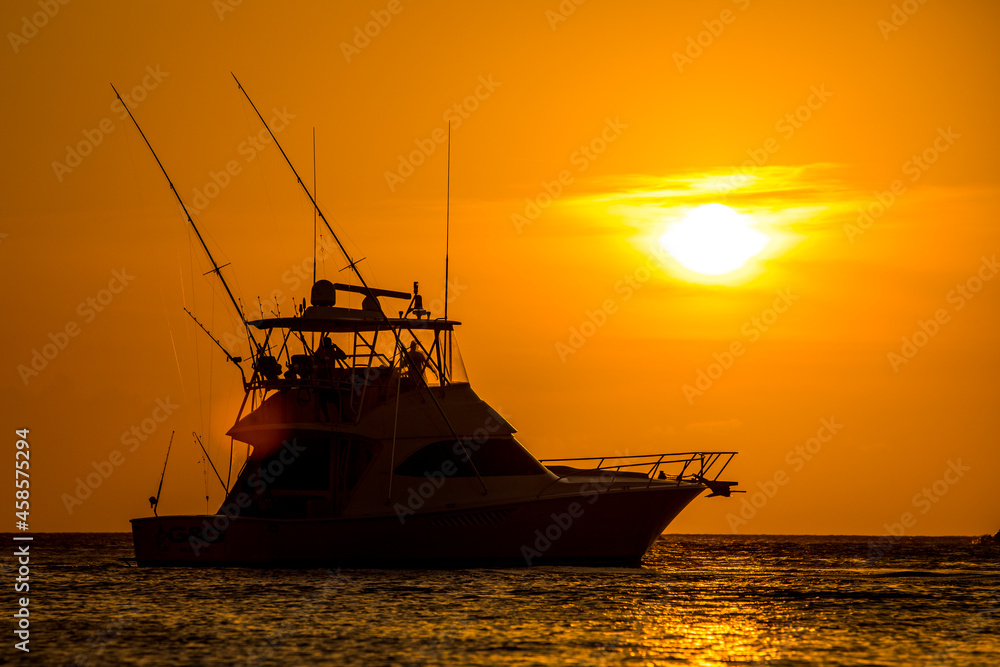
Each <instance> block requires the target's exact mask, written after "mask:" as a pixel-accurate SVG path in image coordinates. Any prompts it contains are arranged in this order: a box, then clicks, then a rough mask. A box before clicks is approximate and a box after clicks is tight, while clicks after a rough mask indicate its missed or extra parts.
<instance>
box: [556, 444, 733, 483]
mask: <svg viewBox="0 0 1000 667" xmlns="http://www.w3.org/2000/svg"><path fill="white" fill-rule="evenodd" d="M736 454H737V452H672V453H668V454H634V455H626V456H603V457H598V456H588V457H582V458H566V459H542V460H540V461H539V463H541V464H542V465H544V466H545V467H546V468H548V469H549V471H550V472H552V473H553V474H554V475H556V477H557V478H558V479H564V478H566V477H573V476H577V477H578V476H581V475H595V474H597V475H602V476H606V473H611V476H612V479H611V480H610V481H614V480H615V479H617V478H618V477H620V476H621V477H626V476H627V477H635V478H637V479H644V480H646V486H647V487H648V486H651V485H652V484H653V481H654V480H659V481H660V482H663V481H664V480H665V481H667V482H674V483H675V484H676V485H678V486H680V485H681V484H682V483H695V484H697V483H702V484H704V483H706V482H708V481H711V482H715V481H717V480H718V479H719V475H721V474H722V472H723V471H724V470H725V469H726V467H727V466H728V465H729V462H730V461H732V460H733V457H734V456H736ZM589 461H596V462H597V463H596V464H595V465H587V463H586V462H589ZM561 464H571V465H561Z"/></svg>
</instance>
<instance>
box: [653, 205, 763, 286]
mask: <svg viewBox="0 0 1000 667" xmlns="http://www.w3.org/2000/svg"><path fill="white" fill-rule="evenodd" d="M753 225H754V220H753V218H751V217H750V216H748V215H741V214H739V213H737V212H736V211H734V210H733V209H731V208H729V207H728V206H726V205H724V204H705V205H704V206H699V207H698V208H695V209H692V210H691V212H690V213H688V214H687V215H686V216H685V217H684V219H683V220H680V221H679V222H674V223H671V224H670V225H669V226H668V227H667V229H666V231H665V232H663V235H662V236H660V245H661V246H663V249H664V250H666V251H667V252H668V253H670V256H671V257H673V258H674V259H676V260H677V261H678V262H680V263H681V264H683V265H684V266H685V267H686V268H688V269H690V270H691V271H694V272H696V273H701V274H703V275H707V276H721V275H724V274H727V273H732V272H733V271H736V270H737V269H740V268H743V266H744V265H745V264H746V263H747V261H748V260H750V259H751V258H752V257H754V256H756V255H758V254H760V252H761V251H762V250H764V248H765V247H766V246H767V244H768V243H769V242H770V240H771V239H770V237H768V235H767V234H765V233H763V232H761V231H758V230H757V229H754V227H753Z"/></svg>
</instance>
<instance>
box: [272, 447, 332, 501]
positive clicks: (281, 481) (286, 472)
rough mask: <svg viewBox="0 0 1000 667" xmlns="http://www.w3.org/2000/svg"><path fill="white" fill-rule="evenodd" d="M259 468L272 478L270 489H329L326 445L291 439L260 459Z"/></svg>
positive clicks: (328, 453) (328, 448)
mask: <svg viewBox="0 0 1000 667" xmlns="http://www.w3.org/2000/svg"><path fill="white" fill-rule="evenodd" d="M298 449H301V451H297V450H298ZM260 470H261V472H266V473H268V476H269V477H270V478H271V479H273V480H274V481H273V482H272V483H271V484H269V485H268V486H269V487H270V488H271V489H272V490H274V491H326V490H327V489H329V488H330V444H329V442H326V441H316V440H306V439H303V438H297V439H294V440H291V441H289V444H287V445H282V446H281V447H279V448H278V449H277V450H276V451H275V452H274V453H272V454H270V455H269V456H267V457H265V458H262V459H261V461H260Z"/></svg>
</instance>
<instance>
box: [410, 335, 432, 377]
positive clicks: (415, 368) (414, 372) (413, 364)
mask: <svg viewBox="0 0 1000 667" xmlns="http://www.w3.org/2000/svg"><path fill="white" fill-rule="evenodd" d="M406 356H408V357H409V358H410V373H411V376H412V377H413V378H417V377H419V376H420V375H421V374H422V373H423V372H424V366H425V365H426V364H427V355H426V354H424V353H423V351H422V350H421V349H420V348H418V347H417V341H415V340H414V341H410V350H409V352H407V355H406Z"/></svg>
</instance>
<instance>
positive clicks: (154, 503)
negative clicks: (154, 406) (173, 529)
mask: <svg viewBox="0 0 1000 667" xmlns="http://www.w3.org/2000/svg"><path fill="white" fill-rule="evenodd" d="M176 432H177V431H171V432H170V442H168V443H167V457H166V458H165V459H163V472H162V473H161V474H160V486H159V487H158V488H157V489H156V495H155V496H150V498H149V505H150V507H152V508H153V516H160V515H159V514H157V513H156V508H157V506H158V505H159V504H160V493H161V492H162V491H163V478H164V477H166V476H167V461H169V460H170V447H171V446H173V444H174V433H176Z"/></svg>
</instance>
